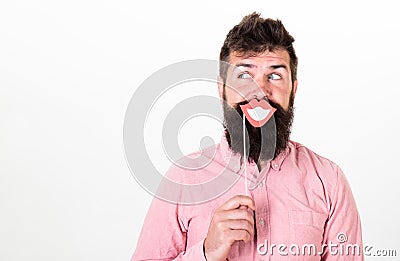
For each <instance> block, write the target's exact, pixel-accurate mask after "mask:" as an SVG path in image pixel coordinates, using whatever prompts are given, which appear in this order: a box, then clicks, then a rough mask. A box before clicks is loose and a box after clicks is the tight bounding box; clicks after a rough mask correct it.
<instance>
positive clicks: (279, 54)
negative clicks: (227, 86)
mask: <svg viewBox="0 0 400 261" xmlns="http://www.w3.org/2000/svg"><path fill="white" fill-rule="evenodd" d="M229 63H230V64H232V65H236V64H239V63H251V64H254V65H257V67H268V66H271V65H273V64H284V65H286V66H287V68H290V67H289V65H290V56H289V53H288V52H287V51H286V50H281V49H278V50H275V51H265V52H263V53H257V54H254V53H252V54H249V53H244V54H243V53H238V52H232V53H231V54H230V56H229Z"/></svg>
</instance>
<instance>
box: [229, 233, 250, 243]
mask: <svg viewBox="0 0 400 261" xmlns="http://www.w3.org/2000/svg"><path fill="white" fill-rule="evenodd" d="M227 237H228V240H229V242H230V243H233V242H234V241H239V240H243V241H244V242H248V241H250V240H253V235H251V234H250V233H249V232H248V231H247V230H230V231H228V232H227Z"/></svg>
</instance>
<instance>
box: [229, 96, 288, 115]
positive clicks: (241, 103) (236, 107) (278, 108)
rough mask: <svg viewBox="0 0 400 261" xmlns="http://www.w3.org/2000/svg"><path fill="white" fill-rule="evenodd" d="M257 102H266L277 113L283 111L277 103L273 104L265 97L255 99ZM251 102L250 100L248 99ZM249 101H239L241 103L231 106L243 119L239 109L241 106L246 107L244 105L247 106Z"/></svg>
mask: <svg viewBox="0 0 400 261" xmlns="http://www.w3.org/2000/svg"><path fill="white" fill-rule="evenodd" d="M256 99H257V100H258V101H261V100H266V101H267V102H268V103H269V104H270V105H271V106H272V107H273V108H274V109H276V110H277V111H281V112H282V111H285V109H283V107H282V106H280V105H279V104H278V103H276V102H273V101H271V100H269V99H268V98H267V97H265V96H264V97H262V98H261V99H258V98H256ZM250 100H251V99H250ZM250 100H243V101H241V102H238V103H235V104H233V106H232V107H233V108H234V109H235V110H236V111H238V112H239V113H240V116H241V117H243V112H242V110H241V109H240V106H241V105H246V104H248V103H250Z"/></svg>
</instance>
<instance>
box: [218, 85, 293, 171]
mask: <svg viewBox="0 0 400 261" xmlns="http://www.w3.org/2000/svg"><path fill="white" fill-rule="evenodd" d="M268 102H269V104H270V105H271V106H272V107H274V108H275V109H276V111H275V113H274V114H273V116H272V117H271V118H270V119H269V120H268V122H267V123H265V124H264V125H263V126H261V127H254V126H253V125H251V124H250V122H249V121H248V120H247V119H245V126H246V130H247V135H246V133H245V142H246V154H247V155H244V148H243V112H242V110H241V109H240V106H239V105H244V104H247V103H248V101H244V102H241V103H238V104H235V105H234V106H233V107H232V106H230V105H228V104H227V103H226V101H225V99H224V102H223V111H224V129H225V137H226V140H227V142H228V144H229V147H230V148H231V150H232V151H233V152H234V153H239V154H240V155H242V156H245V157H246V156H247V157H248V161H249V162H251V161H254V162H255V163H258V162H261V161H270V160H272V159H274V158H276V157H277V156H278V155H279V154H280V153H281V152H282V151H284V150H285V149H286V147H287V145H288V142H289V137H290V133H291V129H292V123H293V117H294V107H293V102H294V95H293V92H292V93H291V95H290V101H289V108H288V110H287V111H286V110H284V109H283V108H282V107H281V106H280V105H279V104H277V103H274V102H272V101H269V100H268Z"/></svg>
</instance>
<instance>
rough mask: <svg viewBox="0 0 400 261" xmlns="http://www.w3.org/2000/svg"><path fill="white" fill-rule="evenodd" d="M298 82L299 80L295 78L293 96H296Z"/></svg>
mask: <svg viewBox="0 0 400 261" xmlns="http://www.w3.org/2000/svg"><path fill="white" fill-rule="evenodd" d="M297 84H298V82H297V80H295V81H294V83H293V96H294V97H295V96H296V92H297Z"/></svg>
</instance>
